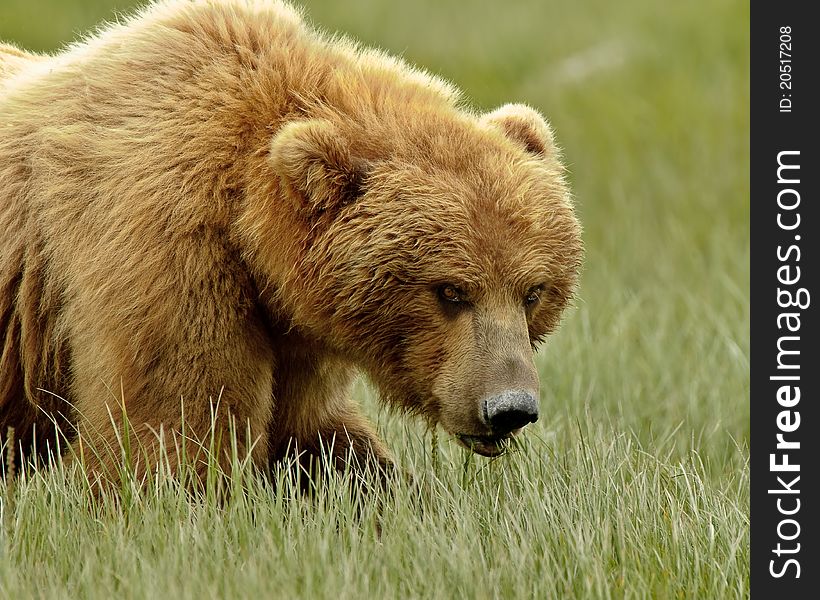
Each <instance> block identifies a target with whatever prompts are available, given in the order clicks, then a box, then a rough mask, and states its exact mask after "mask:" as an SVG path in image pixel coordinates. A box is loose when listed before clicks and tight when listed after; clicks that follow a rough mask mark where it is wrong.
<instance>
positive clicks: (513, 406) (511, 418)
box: [484, 390, 538, 435]
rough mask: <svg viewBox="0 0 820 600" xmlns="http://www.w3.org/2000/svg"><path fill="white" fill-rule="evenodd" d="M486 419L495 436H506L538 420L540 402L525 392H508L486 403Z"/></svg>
mask: <svg viewBox="0 0 820 600" xmlns="http://www.w3.org/2000/svg"><path fill="white" fill-rule="evenodd" d="M484 418H485V420H486V422H487V424H488V425H489V426H490V427H491V428H492V430H493V433H494V434H499V435H504V434H507V433H509V432H510V431H512V430H514V429H518V428H519V427H523V426H524V425H526V424H527V423H534V422H535V421H537V420H538V401H537V400H536V399H535V395H534V394H532V393H530V392H527V391H524V390H508V391H506V392H502V393H500V394H498V395H497V396H493V397H491V398H487V399H486V400H485V401H484Z"/></svg>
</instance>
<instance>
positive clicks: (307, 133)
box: [270, 105, 582, 456]
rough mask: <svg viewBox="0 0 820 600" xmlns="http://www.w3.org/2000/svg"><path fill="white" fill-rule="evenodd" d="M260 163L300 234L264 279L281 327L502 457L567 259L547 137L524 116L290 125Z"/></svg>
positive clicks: (518, 111) (528, 410) (567, 210)
mask: <svg viewBox="0 0 820 600" xmlns="http://www.w3.org/2000/svg"><path fill="white" fill-rule="evenodd" d="M270 161H271V162H270V165H271V166H272V168H273V170H274V172H275V173H276V175H277V177H278V180H279V182H280V183H279V185H280V190H282V192H281V193H280V197H283V196H284V197H286V198H288V199H289V200H290V201H291V202H292V210H291V212H292V213H293V214H295V215H297V217H296V218H294V219H293V220H292V221H291V222H289V224H288V227H289V228H295V229H297V230H299V231H300V233H299V235H298V243H296V244H295V245H294V249H293V252H292V254H291V255H290V257H289V258H288V259H287V260H286V261H284V262H286V263H289V264H281V265H280V268H279V277H278V278H279V280H280V281H282V282H283V283H282V284H281V287H282V290H281V292H280V296H281V298H282V303H283V304H284V305H285V306H287V312H288V314H289V315H291V316H292V318H293V322H294V324H295V325H296V326H297V327H301V328H302V329H304V330H305V331H307V332H309V333H310V335H313V336H318V337H321V338H322V340H323V342H324V343H326V344H327V345H328V346H329V347H331V348H333V349H335V351H337V352H338V353H339V354H340V355H342V356H346V357H349V358H350V359H352V360H353V361H355V362H357V363H358V364H359V365H361V366H362V367H363V368H364V369H365V370H366V371H367V372H368V374H369V375H370V376H371V378H372V379H373V380H374V381H375V382H376V383H377V385H378V386H379V388H380V390H381V391H382V393H383V396H384V397H385V398H387V399H389V400H390V401H391V403H392V404H394V405H395V404H398V405H400V406H402V407H404V408H406V409H408V410H410V411H412V412H417V413H420V414H422V415H424V416H425V417H426V418H427V419H429V421H430V422H431V423H438V424H440V425H441V426H442V427H443V428H444V429H445V430H446V431H448V432H449V433H450V434H452V435H454V436H456V437H457V439H459V440H460V441H461V442H462V443H463V444H464V445H466V446H468V447H470V448H472V450H473V451H475V452H477V453H479V454H483V455H487V456H493V455H496V454H498V453H499V452H501V451H502V449H503V448H504V446H505V444H504V443H503V442H504V440H506V439H507V438H509V437H510V436H512V435H514V434H515V433H517V431H518V430H519V429H520V428H521V427H523V426H524V425H526V424H527V423H530V422H532V421H535V420H536V419H537V418H538V405H539V392H538V374H537V370H536V367H535V364H534V361H533V355H534V351H535V348H536V346H537V345H538V343H539V342H541V341H543V340H544V338H545V336H546V335H547V334H548V333H550V332H551V331H553V330H554V328H555V327H556V325H557V324H558V322H559V319H560V316H561V313H562V311H563V310H564V308H565V307H566V306H567V304H568V303H569V302H570V301H571V299H572V297H573V294H574V291H575V287H576V282H577V277H578V270H579V267H580V264H581V258H582V244H581V239H580V226H579V224H578V221H577V219H576V217H575V214H574V211H573V207H572V204H571V199H570V195H569V192H568V189H567V186H566V184H565V181H564V178H563V167H562V165H561V163H560V158H559V156H558V152H557V150H556V148H555V145H554V141H553V136H552V131H551V129H550V127H549V125H548V124H547V123H546V121H545V120H544V119H543V118H542V117H541V116H540V115H539V114H538V113H537V112H536V111H535V110H533V109H531V108H529V107H526V106H523V105H506V106H504V107H501V108H499V109H497V110H495V111H493V112H491V113H488V114H485V115H481V116H475V115H471V114H468V113H463V112H457V113H453V112H449V113H446V114H443V113H441V112H440V111H436V110H430V111H429V112H427V113H419V112H416V113H413V114H412V115H408V114H407V113H405V112H402V111H397V112H396V113H395V114H394V115H393V116H392V117H388V116H383V117H382V118H380V119H378V120H377V121H372V122H355V121H353V122H350V120H349V119H347V120H346V119H341V118H339V119H334V118H333V117H332V116H329V117H328V118H327V119H325V118H321V119H309V120H302V121H294V122H290V123H288V124H286V125H284V126H283V127H282V128H281V130H280V131H279V132H278V133H277V135H276V136H275V138H274V140H273V143H272V147H271V154H270ZM282 235H283V236H288V237H289V236H290V235H291V234H290V233H287V232H283V234H282ZM282 243H283V244H284V243H285V242H284V240H282Z"/></svg>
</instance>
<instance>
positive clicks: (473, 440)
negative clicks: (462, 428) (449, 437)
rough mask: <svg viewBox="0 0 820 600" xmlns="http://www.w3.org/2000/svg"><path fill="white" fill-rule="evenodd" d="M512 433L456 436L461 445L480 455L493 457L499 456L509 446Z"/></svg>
mask: <svg viewBox="0 0 820 600" xmlns="http://www.w3.org/2000/svg"><path fill="white" fill-rule="evenodd" d="M510 438H512V434H509V433H508V434H506V435H497V436H496V435H464V434H459V435H457V436H456V439H458V441H459V442H461V445H462V446H464V447H465V448H467V449H469V450H472V451H473V452H475V453H476V454H480V455H481V456H487V457H490V458H493V457H495V456H501V455H502V454H504V453H505V452H506V451H507V449H508V448H509V447H510Z"/></svg>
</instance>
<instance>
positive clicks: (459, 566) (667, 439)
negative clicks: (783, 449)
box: [0, 0, 749, 599]
mask: <svg viewBox="0 0 820 600" xmlns="http://www.w3.org/2000/svg"><path fill="white" fill-rule="evenodd" d="M74 4H77V5H80V4H81V5H82V8H80V7H77V6H73V5H74ZM114 5H116V6H117V7H118V8H124V6H125V3H124V2H119V3H114V2H106V1H105V0H94V1H92V0H86V1H83V2H79V1H75V2H66V1H61V0H36V1H34V0H3V2H2V4H0V38H3V39H6V40H12V41H16V42H17V43H19V44H20V45H22V46H24V47H29V48H33V49H40V50H54V49H55V48H57V47H58V46H59V44H61V43H64V42H67V41H70V40H72V39H74V38H75V37H76V35H77V34H78V33H79V32H82V31H85V30H86V29H87V28H89V27H91V26H92V25H93V24H94V23H95V22H97V21H98V19H100V18H111V17H112V6H114ZM307 9H308V13H309V15H310V16H311V18H312V19H314V20H315V21H316V22H318V23H321V24H322V25H323V26H325V27H326V28H328V29H333V30H343V31H347V32H349V33H351V34H354V35H355V36H357V37H359V38H361V39H362V40H363V41H365V42H367V43H369V44H373V45H378V46H381V47H383V48H386V49H388V50H390V51H392V52H395V53H399V54H402V55H403V56H405V57H406V58H407V59H408V60H409V61H411V62H414V63H417V64H419V65H423V66H425V67H427V68H429V69H430V70H432V71H434V72H436V73H438V74H441V75H443V76H445V77H447V78H449V79H451V80H454V81H455V82H456V83H457V84H459V85H460V86H461V87H463V88H464V89H465V90H466V92H467V94H468V96H469V97H470V98H471V100H472V101H473V102H474V103H475V104H476V105H478V106H480V107H483V108H491V107H494V106H497V105H499V104H501V103H503V102H506V101H510V100H519V101H525V102H528V103H530V104H532V105H533V106H536V107H538V108H539V109H541V110H542V111H543V112H544V113H545V114H547V115H548V116H549V117H550V119H551V121H552V123H553V125H554V126H555V128H556V130H557V133H558V136H559V140H560V141H561V143H562V145H563V147H564V150H565V155H566V159H567V162H568V164H569V166H570V170H571V179H572V184H573V187H574V192H575V195H576V198H577V204H578V207H579V211H580V214H581V217H582V220H583V222H584V227H585V241H586V245H587V265H586V269H585V273H584V277H583V282H582V287H581V292H580V299H579V301H578V303H577V307H576V308H575V309H574V310H573V311H571V312H570V313H569V314H568V315H567V317H566V319H565V322H564V325H563V327H562V329H561V330H560V332H559V333H558V334H557V335H555V336H554V337H553V338H552V339H551V340H550V341H549V342H548V343H547V345H546V347H545V348H544V349H543V350H542V351H541V353H540V354H539V365H540V370H541V379H542V394H541V414H542V418H541V420H540V421H539V422H538V423H537V424H535V425H532V426H530V427H528V428H527V431H526V432H525V435H524V436H523V437H522V439H523V442H522V444H521V447H520V448H519V449H518V451H517V452H512V453H509V454H508V455H506V456H504V457H501V458H500V459H496V460H493V461H487V460H485V459H480V458H473V457H469V456H467V455H465V453H464V452H463V451H462V450H461V449H460V448H458V447H457V446H456V445H455V444H453V443H451V442H450V441H448V440H447V439H446V438H445V437H444V436H442V435H439V436H438V437H434V436H433V435H431V434H430V433H429V432H427V431H426V430H425V429H424V428H423V427H422V426H421V424H419V423H415V422H412V421H408V420H407V419H405V418H403V417H401V416H399V415H394V414H391V413H389V412H386V411H384V410H382V409H379V408H378V406H377V404H376V402H375V401H374V398H373V392H372V391H371V390H370V389H369V388H367V386H366V385H365V384H361V385H359V387H358V392H357V393H358V394H359V395H360V397H361V398H362V401H363V403H364V404H365V405H366V407H367V410H368V412H369V413H370V414H372V415H373V418H374V419H375V420H376V421H377V423H378V427H379V430H380V431H381V433H382V434H383V437H384V439H385V440H386V441H387V442H388V444H389V445H390V447H391V448H392V449H393V450H394V452H395V454H396V456H397V458H398V460H399V462H400V463H401V464H402V466H404V467H407V468H409V469H412V470H413V471H414V472H415V473H416V476H417V478H418V479H419V480H420V481H421V483H422V489H423V490H424V491H423V492H422V493H420V494H416V493H415V492H414V489H413V488H410V487H408V486H406V485H397V486H396V487H395V490H394V493H393V495H392V496H390V497H386V498H383V499H382V501H381V503H380V504H381V509H380V510H377V508H376V506H375V503H374V502H372V501H365V502H363V504H361V505H356V504H355V502H352V501H351V500H350V499H349V498H348V497H347V495H346V492H345V490H346V486H345V485H344V483H343V482H331V484H329V485H328V486H327V487H325V488H323V489H322V490H320V491H319V497H318V498H317V499H316V500H315V501H313V502H308V501H305V500H303V499H298V498H297V499H294V498H293V497H292V496H293V494H292V493H291V492H290V487H289V485H288V484H287V481H284V482H280V484H279V485H275V486H271V485H270V484H266V483H265V482H261V481H259V480H258V479H253V478H251V479H250V480H249V481H248V482H247V485H248V492H247V494H237V495H234V496H233V497H232V499H231V500H230V502H229V503H228V504H227V505H220V504H219V503H216V502H214V501H213V500H209V499H208V498H205V499H197V500H190V499H188V498H186V497H185V495H184V494H182V493H180V492H178V490H176V489H175V488H174V486H173V484H172V483H170V482H165V483H163V484H162V485H160V486H159V488H158V489H157V490H156V491H155V493H150V494H144V495H137V496H135V497H126V498H125V499H124V500H123V502H122V503H120V504H119V505H114V504H103V505H101V506H97V507H94V508H89V503H88V497H87V494H86V492H85V491H84V488H83V486H82V485H81V483H80V482H79V480H78V478H77V477H76V474H75V473H72V472H70V471H67V470H65V469H63V470H56V471H53V472H44V473H40V474H34V475H31V476H29V477H26V478H20V479H18V480H16V482H15V483H14V485H13V486H12V487H9V488H8V489H5V490H4V489H3V487H2V483H0V597H2V598H35V597H57V598H110V597H119V598H157V597H174V598H211V597H225V598H234V597H236V598H242V597H246V598H259V597H262V598H268V597H270V598H279V597H283V598H285V597H288V598H289V597H305V598H325V597H326V598H334V599H336V598H370V597H372V598H378V597H388V598H390V597H410V598H426V597H432V598H450V597H461V598H496V597H504V598H512V597H521V598H576V597H577V598H587V597H593V598H721V597H726V598H734V597H747V596H748V595H749V464H748V460H749V448H748V446H749V406H748V393H749V292H748V288H749V234H748V225H749V203H748V197H749V189H748V176H749V167H748V159H747V154H748V150H749V136H748V120H749V113H748V93H749V65H748V44H749V39H748V23H749V14H748V4H747V3H745V2H741V1H739V0H731V1H730V0H719V1H711V2H707V1H705V0H698V1H696V2H675V3H658V2H655V1H653V0H625V1H624V2H617V3H616V2H609V1H607V0H586V1H584V2H557V1H543V2H536V1H534V0H533V1H531V2H515V1H510V2H505V3H498V2H490V1H489V0H486V1H478V0H467V1H464V0H461V1H457V0H452V1H449V2H440V1H435V0H419V1H415V2H403V3H402V2H386V1H384V0H355V1H353V0H349V1H347V2H333V1H332V0H322V1H318V0H313V1H310V2H308V3H307ZM436 440H437V441H436ZM280 477H281V478H284V479H286V477H285V475H284V474H282V475H280ZM377 512H378V513H379V514H380V515H381V516H380V517H377V516H376V513H377ZM377 521H379V522H380V527H381V535H380V536H379V535H378V534H377V530H376V529H377V528H376V522H377Z"/></svg>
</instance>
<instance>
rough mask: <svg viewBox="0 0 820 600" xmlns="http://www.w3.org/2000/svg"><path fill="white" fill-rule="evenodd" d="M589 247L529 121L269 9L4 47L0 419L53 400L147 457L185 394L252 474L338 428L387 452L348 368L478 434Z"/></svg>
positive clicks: (188, 10)
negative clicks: (234, 436)
mask: <svg viewBox="0 0 820 600" xmlns="http://www.w3.org/2000/svg"><path fill="white" fill-rule="evenodd" d="M580 260H581V243H580V238H579V226H578V223H577V221H576V218H575V216H574V214H573V210H572V206H571V203H570V201H569V195H568V191H567V188H566V186H565V184H564V180H563V177H562V167H561V164H560V162H559V157H558V155H557V151H556V149H555V147H554V145H553V139H552V132H551V130H550V129H549V127H548V125H547V124H546V122H545V121H544V120H543V119H542V117H540V115H538V114H537V113H536V112H535V111H533V110H532V109H530V108H528V107H524V106H521V105H508V106H505V107H502V108H500V109H498V110H496V111H494V112H492V113H490V114H488V115H484V116H480V115H475V114H474V113H472V112H471V111H469V110H468V109H465V108H463V107H460V106H459V104H458V94H457V93H456V91H455V90H454V88H452V87H451V86H450V85H449V84H447V83H444V82H442V81H440V80H438V79H436V78H434V77H432V76H430V75H428V74H426V73H423V72H420V71H417V70H415V69H412V68H410V67H408V66H407V65H406V64H404V63H402V62H400V61H398V60H396V59H393V58H390V57H388V56H386V55H384V54H381V53H379V52H376V51H373V50H367V49H363V48H360V47H358V46H357V45H355V44H353V43H351V42H350V41H347V40H345V39H339V38H329V37H326V36H324V35H322V34H319V33H317V32H315V31H312V30H311V29H309V28H307V27H306V26H304V25H303V24H302V22H301V19H300V17H299V15H298V14H297V13H296V12H295V11H294V10H293V9H292V8H290V7H289V6H287V5H285V4H283V3H280V2H277V1H274V0H244V1H243V0H222V1H218V0H196V1H193V2H182V1H170V2H164V3H160V4H155V5H153V6H150V7H148V8H147V9H145V10H144V11H143V12H142V13H140V14H139V15H137V16H136V17H134V18H132V19H130V20H127V21H126V22H124V23H122V24H118V25H112V26H109V27H108V28H106V29H105V30H103V31H102V32H100V33H99V34H97V35H95V36H94V37H91V38H89V39H87V40H85V41H84V42H82V43H79V44H77V45H75V46H72V47H71V48H69V49H68V50H66V51H65V52H63V53H61V54H58V55H56V56H53V57H39V56H34V55H30V54H27V53H24V52H21V51H19V50H17V49H15V48H13V47H10V46H0V343H1V344H2V345H1V346H0V352H2V353H1V354H0V431H5V429H6V425H12V426H14V428H15V430H16V431H17V432H18V437H19V438H21V439H24V440H30V439H31V435H32V429H33V428H35V425H36V428H37V430H40V431H43V430H48V429H49V424H50V420H51V419H53V418H55V417H56V416H57V415H64V416H65V418H66V419H68V422H70V423H72V426H71V428H74V427H76V428H77V429H78V430H79V432H80V434H81V440H78V441H76V442H75V448H74V450H75V452H74V453H75V454H82V457H83V460H85V461H86V462H87V466H88V467H89V468H90V469H91V471H92V472H99V473H103V474H105V473H110V470H111V468H112V467H113V461H114V460H115V456H114V455H109V454H108V453H107V452H106V451H105V450H101V449H104V448H106V447H108V446H114V447H116V445H117V444H118V439H117V435H118V432H117V429H118V428H121V427H122V424H123V417H124V413H125V414H127V417H128V420H129V422H130V423H131V424H132V427H133V431H132V437H133V441H134V442H136V443H139V444H140V445H141V446H143V447H144V448H147V454H146V456H147V459H148V462H149V463H151V462H152V461H154V460H156V446H157V444H156V440H157V434H158V433H159V432H160V431H162V432H166V433H180V432H182V429H183V426H182V419H183V416H182V410H181V406H182V407H184V419H185V423H186V427H185V431H184V433H185V434H186V435H188V436H191V437H194V438H198V439H204V438H205V437H206V436H207V433H208V430H209V427H210V425H211V422H212V419H213V423H214V424H215V426H216V430H217V432H218V433H219V434H220V435H221V434H222V433H224V432H226V431H227V429H228V427H229V425H230V423H231V420H232V419H234V420H236V422H237V423H238V425H237V429H238V430H239V431H240V432H241V431H244V429H245V427H249V429H250V432H251V435H252V438H253V439H254V440H255V444H254V446H253V451H252V455H253V457H254V460H255V462H256V463H257V464H259V465H264V464H266V461H267V460H269V459H271V458H277V457H280V456H281V455H282V453H283V451H284V448H286V447H287V446H288V444H289V443H291V444H292V443H293V440H296V441H297V442H298V443H299V444H300V446H301V447H303V448H308V449H311V448H316V447H317V445H318V443H319V440H320V439H322V440H324V441H328V440H329V439H331V438H333V437H334V436H335V438H336V440H337V445H338V446H339V451H341V450H344V448H345V447H346V446H347V445H348V441H349V444H350V445H351V446H352V447H353V450H354V451H355V452H357V453H359V454H369V453H372V454H375V456H376V457H378V458H379V459H380V460H383V461H386V460H388V454H387V451H386V449H385V448H384V447H383V445H382V443H381V442H380V441H379V440H378V438H377V437H376V435H375V433H374V431H373V428H372V427H371V426H370V425H369V424H368V423H367V422H366V421H365V420H364V419H363V418H362V416H361V415H360V413H359V410H358V409H357V407H356V406H355V405H354V404H353V403H352V402H351V401H350V399H349V390H350V386H351V383H352V381H353V379H354V377H355V374H356V372H357V369H363V370H364V371H365V372H367V373H368V374H369V375H370V376H371V378H372V379H373V380H374V381H375V382H376V383H377V384H378V385H379V387H380V389H381V390H382V392H383V395H384V396H385V398H387V399H388V400H389V401H390V402H392V403H393V404H395V405H398V406H402V407H404V408H406V409H408V410H410V411H413V412H417V413H421V414H423V415H424V416H425V417H426V418H427V419H429V420H430V421H431V422H438V423H440V424H441V425H442V426H443V427H444V428H445V429H446V430H448V431H450V432H451V433H454V434H460V433H466V434H481V433H482V430H481V423H480V419H479V414H478V412H479V409H478V400H479V399H480V398H481V397H483V396H484V395H486V394H488V393H492V392H497V391H499V390H502V389H506V388H508V387H510V386H519V387H527V388H528V389H529V388H532V387H534V386H535V385H537V378H536V374H535V368H534V366H533V362H532V351H533V348H534V346H535V344H536V343H537V342H539V341H541V340H542V339H543V338H544V336H545V335H546V334H547V333H549V332H550V331H552V330H553V329H554V328H555V326H556V325H557V323H558V320H559V317H560V314H561V312H562V310H563V308H564V307H565V306H566V304H567V303H568V302H569V300H570V299H571V297H572V295H573V291H574V288H575V284H576V277H577V270H578V268H579V264H580ZM442 284H453V285H455V286H457V287H458V288H459V290H460V292H461V293H463V294H464V298H463V299H464V302H463V303H461V304H460V305H458V306H448V305H447V304H446V303H442V300H441V299H440V298H439V297H438V296H437V292H436V290H438V289H439V286H440V285H442ZM534 286H539V287H538V288H537V290H536V291H537V294H538V296H539V300H538V302H537V303H536V304H535V305H534V306H533V307H530V308H525V307H524V305H523V298H525V297H526V296H527V294H528V292H529V291H530V290H531V288H533V287H534ZM209 398H210V399H216V398H219V405H218V409H217V410H216V412H215V413H214V416H212V413H211V410H212V404H211V403H210V402H209ZM112 421H113V424H114V425H115V426H116V427H112V424H111V423H112ZM242 439H244V437H243V438H242ZM240 441H241V440H240ZM89 448H90V449H93V451H94V452H90V451H89ZM243 448H245V449H247V446H245V447H243ZM243 448H240V450H242V449H243ZM171 450H172V452H173V451H174V450H173V448H171ZM95 453H96V455H95ZM118 455H119V454H118V453H116V456H118ZM171 458H172V461H171V462H172V465H173V462H174V461H173V459H174V458H175V457H173V456H172V457H171ZM148 466H149V467H150V464H149V465H148Z"/></svg>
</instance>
